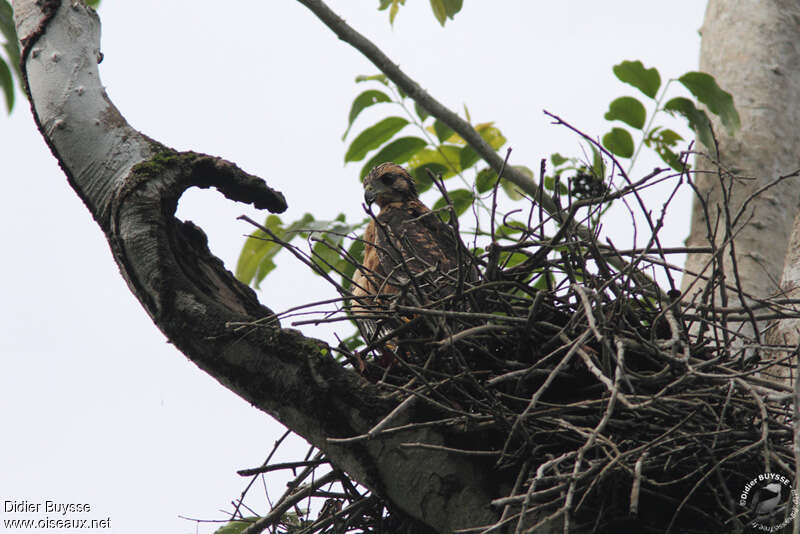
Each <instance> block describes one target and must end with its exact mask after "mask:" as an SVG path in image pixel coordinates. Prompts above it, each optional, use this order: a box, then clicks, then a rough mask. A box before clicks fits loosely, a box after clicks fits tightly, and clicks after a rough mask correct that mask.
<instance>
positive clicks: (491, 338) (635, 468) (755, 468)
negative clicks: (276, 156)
mask: <svg viewBox="0 0 800 534" xmlns="http://www.w3.org/2000/svg"><path fill="white" fill-rule="evenodd" d="M575 178H576V180H575V181H568V182H566V186H565V187H566V193H561V194H558V193H559V191H560V190H561V189H563V188H561V187H559V184H558V183H556V187H555V191H556V199H557V201H559V202H560V205H561V206H562V211H561V213H559V214H556V215H548V214H547V213H545V212H543V210H541V209H540V208H539V206H537V205H536V204H534V203H533V202H531V203H530V204H529V206H528V210H527V211H528V213H527V219H526V221H527V222H526V223H523V224H521V223H519V222H516V223H511V222H510V219H509V218H508V217H507V215H501V214H500V213H499V212H498V211H497V203H496V194H497V191H496V188H495V191H494V195H493V197H492V200H493V202H492V204H491V206H492V207H491V220H490V223H489V224H490V228H489V229H488V230H485V231H480V230H476V231H475V232H474V234H473V235H471V236H470V238H471V239H472V243H471V244H472V247H471V248H472V249H473V250H474V251H476V252H475V253H474V254H473V255H472V256H471V257H470V261H467V262H464V268H465V269H473V268H475V266H477V270H478V271H479V273H480V275H479V277H478V279H477V280H474V281H469V282H467V281H466V280H468V278H469V277H466V276H464V275H463V273H452V276H453V279H454V280H458V281H459V283H460V284H461V285H460V286H459V288H458V290H457V291H454V292H452V294H451V295H449V296H447V297H446V298H440V299H438V300H434V299H431V300H428V301H420V300H419V299H410V298H406V296H404V295H402V294H401V295H400V296H397V295H395V296H394V297H393V300H392V301H391V302H389V303H386V302H385V301H384V302H383V303H382V305H381V306H379V307H374V308H373V309H371V310H370V311H369V315H370V318H371V319H373V320H375V321H379V322H380V324H381V327H382V328H381V329H380V330H379V331H380V332H381V334H380V335H379V336H375V337H374V338H372V339H367V340H365V341H366V343H365V345H362V346H360V347H354V346H353V344H350V343H342V344H340V346H339V347H338V351H339V352H340V353H341V354H342V355H343V364H346V365H347V364H348V363H347V362H349V364H351V365H352V366H353V367H354V369H356V370H357V371H358V372H361V373H362V374H364V375H365V376H367V377H368V378H369V379H370V380H373V381H374V382H376V383H377V384H378V386H380V387H382V388H384V389H385V390H386V391H387V392H392V393H394V398H395V399H396V408H395V411H394V412H392V413H391V414H387V417H386V419H384V421H382V422H381V423H380V424H378V425H377V426H376V427H375V428H373V429H372V431H371V432H370V433H369V435H364V436H353V437H351V438H348V439H343V440H340V441H343V442H346V441H357V440H362V439H373V438H376V437H380V436H382V435H386V434H389V433H395V432H401V431H403V428H395V427H393V425H392V416H393V414H396V412H398V411H402V410H403V409H405V408H406V407H408V406H409V405H410V404H411V403H416V404H417V405H418V406H419V405H426V406H427V407H428V408H429V409H428V411H427V412H426V413H428V414H429V417H428V418H427V419H426V420H422V421H419V422H417V423H416V425H436V426H439V427H441V428H443V429H449V435H451V436H452V442H451V443H448V445H447V447H448V449H449V450H450V451H452V452H453V453H454V454H465V455H474V456H480V457H482V459H483V460H490V461H492V462H494V463H495V464H496V468H497V470H498V472H499V473H501V475H502V476H503V477H505V478H506V479H507V480H509V481H511V482H512V483H510V484H508V485H507V486H506V487H507V491H506V492H505V493H504V494H500V495H497V498H496V500H495V501H494V502H493V505H494V506H496V507H498V509H499V510H502V516H501V519H500V521H499V522H498V523H497V524H495V525H482V526H480V528H476V529H475V530H474V531H475V532H490V531H504V532H532V531H535V529H536V527H537V524H540V523H544V522H546V521H548V520H550V519H552V518H554V517H559V518H561V519H562V520H563V521H565V522H566V523H567V525H568V527H567V528H566V529H565V532H566V531H567V530H568V529H569V530H570V531H573V530H572V529H574V531H575V532H594V531H604V530H605V531H609V532H613V531H614V529H615V528H619V525H620V524H624V523H625V522H633V523H635V524H636V525H637V527H636V528H637V531H640V532H664V531H665V530H666V531H672V532H710V531H714V532H733V531H736V530H737V529H741V528H743V525H746V524H747V522H748V521H749V520H750V519H751V517H750V515H749V513H750V512H749V510H747V509H744V508H742V507H741V506H740V503H739V490H740V489H741V488H743V487H744V486H745V484H747V482H748V481H749V480H750V479H751V478H752V477H753V474H758V473H762V472H781V473H784V474H786V475H787V476H789V477H791V476H792V474H793V472H794V469H793V467H791V466H793V464H794V454H793V451H792V450H791V446H792V445H791V444H792V419H791V411H790V402H791V394H792V389H791V387H789V386H787V385H784V384H783V383H781V382H780V381H776V380H773V379H771V378H770V377H771V376H773V375H779V376H788V375H789V374H791V373H789V372H781V371H780V369H779V368H780V367H786V368H791V367H792V365H793V363H794V362H795V359H796V354H795V352H794V351H793V350H792V349H791V348H789V347H782V346H769V345H767V344H765V343H764V342H763V340H762V339H760V338H759V337H758V336H757V335H755V336H753V335H747V334H745V332H747V331H748V330H747V329H743V328H742V325H746V324H748V323H751V322H754V321H756V320H757V319H759V318H761V319H763V317H764V316H766V315H767V314H769V315H770V316H771V317H792V316H796V315H797V312H796V311H795V310H794V309H793V308H792V304H794V303H792V302H787V301H780V300H774V301H764V300H754V299H747V298H745V297H747V295H743V294H741V290H740V286H739V284H738V283H737V281H735V280H732V278H731V276H730V275H729V276H728V277H727V279H726V278H724V277H719V276H717V274H718V272H717V271H716V269H717V268H718V267H717V265H716V264H717V262H718V261H719V258H721V257H722V254H727V251H726V250H725V247H727V246H730V243H731V241H730V240H719V241H721V242H723V245H720V246H716V245H711V246H710V247H709V248H708V249H704V250H702V251H700V252H707V253H708V254H709V258H710V261H709V268H708V270H707V272H706V273H705V274H704V275H703V276H701V277H699V280H704V281H705V282H704V283H705V284H706V287H705V288H703V291H701V292H700V295H701V297H700V298H699V299H698V300H697V301H688V300H687V299H686V298H685V295H681V293H680V291H678V290H677V289H676V286H675V282H674V279H673V273H674V272H675V271H680V269H678V268H677V267H675V266H673V265H672V264H671V262H670V260H669V258H670V255H672V254H679V253H686V252H688V250H687V249H667V248H664V247H662V246H661V244H660V240H659V238H658V231H659V229H660V228H661V227H662V226H663V223H664V214H665V210H666V204H665V208H664V211H662V212H661V214H660V216H659V217H658V218H654V216H653V215H652V214H651V213H650V212H649V211H647V210H646V209H644V204H643V202H642V200H641V198H640V197H639V192H640V191H641V190H642V189H643V188H645V187H649V186H650V185H652V184H653V183H655V182H658V181H662V180H666V179H670V178H672V179H676V180H677V181H679V182H687V181H688V182H690V183H691V176H690V175H689V172H688V171H684V173H681V175H678V174H670V173H669V172H667V171H663V170H661V171H658V170H657V171H656V172H653V173H651V174H650V175H648V176H646V177H645V178H643V179H641V180H639V181H638V182H628V183H626V184H624V186H623V187H620V188H618V189H617V190H616V191H612V190H611V189H609V188H606V187H600V188H598V187H594V186H592V184H591V183H589V186H592V187H589V186H587V178H588V180H589V182H591V177H587V176H586V175H585V174H584V175H576V177H575ZM542 182H544V180H542ZM439 185H440V187H442V190H443V191H444V189H443V187H444V186H443V184H439ZM594 185H596V184H594ZM676 187H677V185H676ZM445 193H446V191H445ZM592 195H594V196H592ZM610 200H619V201H622V202H626V203H628V202H629V201H630V203H631V204H633V205H638V206H640V207H641V211H642V213H641V216H642V217H643V218H644V220H645V221H646V223H647V225H648V227H649V230H650V237H649V239H648V243H647V245H646V246H645V247H643V248H640V249H631V250H620V249H617V248H616V247H615V246H614V245H613V243H611V242H610V241H608V240H606V242H604V243H601V241H600V239H599V238H595V239H587V238H586V233H585V232H583V233H580V232H579V231H578V227H579V225H578V223H583V224H584V225H588V226H589V227H590V228H591V227H592V226H593V225H594V227H595V228H597V221H598V220H599V217H598V214H599V213H600V212H601V211H602V210H603V209H604V208H605V206H607V205H608V202H609V201H610ZM667 204H668V203H667ZM632 211H633V210H632ZM450 221H452V222H451V224H454V225H456V226H455V230H456V231H460V229H459V228H458V226H457V224H458V222H457V218H456V217H450ZM634 224H635V221H634ZM721 226H722V228H723V230H721V231H724V228H725V227H726V225H725V224H723V225H721ZM727 227H728V228H730V225H728V226H727ZM598 233H599V231H598ZM462 235H464V234H463V233H462ZM481 239H482V240H483V243H485V247H484V249H485V250H484V249H480V248H479V246H478V245H479V244H480V242H481ZM285 245H286V246H287V247H289V248H291V249H292V250H293V252H294V253H295V255H297V256H298V257H301V258H304V259H305V261H307V263H308V264H309V265H312V266H313V265H314V263H313V261H312V260H313V258H311V256H310V255H308V254H307V253H306V252H304V251H303V250H301V248H299V247H294V246H292V245H289V244H288V243H287V244H285ZM345 257H348V259H349V260H350V261H357V260H354V259H353V258H349V256H345ZM358 267H359V268H363V266H361V265H358ZM655 272H660V273H662V274H663V278H665V279H666V280H667V282H668V284H669V286H670V289H669V290H668V291H664V290H662V289H660V288H659V287H658V286H657V285H656V284H655V283H654V282H653V281H652V279H651V278H648V276H647V275H648V274H652V273H655ZM406 274H407V276H409V277H411V278H413V276H414V275H413V273H406ZM329 279H331V278H330V277H329ZM331 280H332V279H331ZM332 282H333V281H332ZM333 283H335V282H333ZM726 283H727V285H726ZM335 284H336V286H337V288H338V289H339V290H340V291H341V292H342V299H341V300H340V301H326V302H324V303H322V304H323V305H324V306H326V307H328V308H326V309H323V310H319V309H317V310H316V311H315V313H320V314H323V315H321V316H318V317H315V318H312V319H303V320H300V321H297V322H296V323H295V324H304V323H309V322H313V323H321V322H331V321H338V320H351V319H353V311H352V310H353V306H356V305H357V306H358V309H359V310H360V311H359V313H361V314H362V316H363V314H364V313H365V312H364V310H365V307H367V306H369V303H366V302H360V303H355V302H354V300H353V296H352V294H351V293H350V292H349V291H348V290H347V289H345V288H344V287H343V286H341V285H339V284H338V283H335ZM726 292H738V294H739V296H740V297H743V298H742V299H741V301H743V302H744V301H747V302H754V303H755V304H753V305H752V306H746V307H743V308H738V309H733V308H729V307H723V306H721V305H720V302H727V301H726V299H724V298H723V299H720V298H719V295H723V296H724V295H725V294H726ZM319 304H320V303H317V306H319ZM330 306H333V308H330ZM298 313H304V314H305V313H309V312H308V310H306V309H302V310H297V309H294V310H290V312H289V313H287V314H286V315H285V316H287V317H288V316H292V315H294V314H298ZM755 330H756V332H758V329H755ZM749 331H752V329H751V330H749ZM387 351H391V354H392V361H391V362H390V363H388V364H387V362H386V360H385V358H383V357H382V356H385V353H386V352H387ZM408 445H409V446H419V447H424V446H425V445H424V444H413V443H410V444H408ZM313 462H319V463H311V464H308V465H307V466H306V467H305V468H304V469H305V471H303V473H301V474H300V476H299V477H298V479H297V480H296V481H295V483H293V485H292V486H290V490H292V488H295V489H294V490H292V491H295V492H296V491H297V490H296V488H297V487H299V486H298V485H299V484H300V483H301V482H303V481H304V480H305V479H306V478H307V477H308V476H309V473H311V472H312V471H313V470H314V469H315V468H316V469H317V470H319V469H320V467H321V466H325V465H326V464H324V462H323V460H322V459H320V458H316V457H315V459H314V460H313ZM304 465H305V464H304ZM266 467H267V468H268V467H269V466H266ZM294 467H297V466H294ZM325 470H326V471H327V474H325V475H322V476H318V478H317V479H316V482H311V483H310V484H309V485H307V486H305V488H307V489H306V490H304V493H302V495H301V496H300V497H301V498H310V496H316V497H317V498H319V499H324V500H331V499H333V501H335V506H334V507H333V508H331V507H327V508H325V509H324V510H323V511H322V513H319V517H317V519H315V520H312V519H310V515H309V516H307V518H306V520H305V522H303V523H299V524H296V525H294V526H286V525H284V526H283V527H282V528H283V529H284V531H286V532H288V531H291V532H302V533H309V534H310V533H314V532H397V531H399V529H400V527H399V526H398V525H400V524H403V525H409V524H410V523H409V522H408V520H405V519H404V518H401V516H399V515H397V514H396V513H395V514H394V515H393V514H392V511H391V510H389V509H387V508H386V506H385V504H384V503H383V502H382V501H381V499H380V497H379V496H375V495H369V493H368V492H366V491H365V490H363V488H357V487H356V485H354V484H353V483H352V482H350V481H349V479H347V477H346V476H344V475H343V474H342V473H341V472H339V471H337V470H336V469H335V468H333V467H332V466H325ZM323 482H324V484H323ZM326 484H327V485H330V484H335V485H336V487H338V488H340V490H338V493H336V492H333V493H332V490H330V489H327V490H324V491H323V490H322V488H323V487H324V486H325V485H326ZM289 495H292V493H291V491H290V492H289ZM294 495H295V496H298V494H297V493H295V494H294ZM287 499H288V500H287ZM296 502H298V499H295V500H293V498H289V497H285V498H284V499H282V500H281V501H279V502H278V504H276V505H275V507H274V508H273V512H271V513H270V514H269V515H268V516H267V518H265V519H262V520H260V521H259V523H260V524H269V525H272V526H275V525H277V524H278V521H279V520H280V518H281V517H282V516H283V515H284V513H285V511H286V510H287V509H288V508H286V506H287V505H293V503H296ZM281 503H283V505H282V504H281ZM317 508H319V507H317ZM312 515H313V514H312ZM392 517H395V521H396V523H395V525H394V527H392V528H388V527H387V525H388V524H389V523H387V522H390V521H392ZM409 528H410V527H409ZM256 531H258V530H255V529H253V530H248V532H256ZM411 531H419V530H414V529H413V528H411Z"/></svg>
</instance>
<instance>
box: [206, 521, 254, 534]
mask: <svg viewBox="0 0 800 534" xmlns="http://www.w3.org/2000/svg"><path fill="white" fill-rule="evenodd" d="M244 519H245V520H244V521H230V522H229V523H226V524H225V525H223V526H221V527H220V528H218V529H217V530H215V531H214V534H241V532H242V531H243V530H244V529H246V528H247V527H249V526H250V525H252V524H253V523H255V522H256V521H258V519H259V518H258V517H245V518H244Z"/></svg>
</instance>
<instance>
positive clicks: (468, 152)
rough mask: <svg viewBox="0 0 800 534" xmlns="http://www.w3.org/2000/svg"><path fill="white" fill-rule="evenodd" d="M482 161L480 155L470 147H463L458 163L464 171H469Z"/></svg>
mask: <svg viewBox="0 0 800 534" xmlns="http://www.w3.org/2000/svg"><path fill="white" fill-rule="evenodd" d="M480 159H481V157H480V156H479V155H478V153H477V152H475V150H474V149H473V148H472V147H471V146H469V145H467V146H464V147H461V151H460V152H459V154H458V163H459V165H460V166H461V168H462V169H469V168H470V167H472V166H473V165H475V164H476V163H478V160H480Z"/></svg>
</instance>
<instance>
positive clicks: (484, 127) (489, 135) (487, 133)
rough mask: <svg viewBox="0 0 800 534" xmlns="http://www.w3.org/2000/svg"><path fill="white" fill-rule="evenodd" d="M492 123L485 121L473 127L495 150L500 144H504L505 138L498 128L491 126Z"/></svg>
mask: <svg viewBox="0 0 800 534" xmlns="http://www.w3.org/2000/svg"><path fill="white" fill-rule="evenodd" d="M492 124H493V123H491V122H485V123H483V124H477V125H476V126H475V129H476V130H477V131H478V133H479V134H481V137H483V139H484V141H486V142H487V143H489V146H490V147H492V148H493V149H495V150H498V149H499V148H500V147H501V146H503V145H504V144H506V138H505V136H503V134H502V133H500V130H498V129H497V128H495V127H494V126H492Z"/></svg>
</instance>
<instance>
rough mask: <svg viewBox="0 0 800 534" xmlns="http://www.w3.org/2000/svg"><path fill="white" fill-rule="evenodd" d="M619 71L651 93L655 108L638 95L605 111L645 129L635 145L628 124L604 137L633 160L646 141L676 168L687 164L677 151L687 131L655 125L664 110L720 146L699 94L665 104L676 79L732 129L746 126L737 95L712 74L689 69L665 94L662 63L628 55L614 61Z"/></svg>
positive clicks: (628, 81)
mask: <svg viewBox="0 0 800 534" xmlns="http://www.w3.org/2000/svg"><path fill="white" fill-rule="evenodd" d="M613 71H614V75H615V76H616V77H617V79H619V80H620V81H621V82H624V83H626V84H628V85H631V86H633V87H635V88H636V89H638V90H639V91H640V92H641V93H642V94H643V95H644V96H646V97H647V98H648V99H649V100H648V101H647V102H648V104H649V105H650V106H652V108H653V110H652V111H651V114H650V117H649V118H648V114H647V110H646V107H645V105H644V104H643V103H642V102H641V101H640V100H639V99H638V98H636V97H633V96H621V97H619V98H617V99H615V100H614V101H612V102H611V104H610V105H609V108H608V111H607V112H606V114H605V118H606V120H609V121H619V122H622V123H624V124H626V125H628V126H630V127H631V128H633V129H634V130H639V131H640V132H641V133H640V136H641V137H640V141H639V147H638V148H637V147H636V146H635V143H634V139H633V135H631V133H630V131H629V130H628V129H627V128H624V127H619V126H615V127H613V128H612V129H611V131H609V132H608V133H606V134H605V135H604V136H603V138H602V143H603V146H604V147H605V148H606V149H608V150H609V151H610V152H611V153H613V154H614V155H615V156H617V157H619V158H623V159H629V160H631V165H633V162H634V161H635V159H636V155H637V154H638V152H639V149H640V148H641V146H642V144H644V146H646V147H648V148H650V149H652V150H653V151H654V152H655V153H656V154H657V155H658V156H659V157H660V158H661V160H662V161H664V163H666V164H667V165H669V166H670V167H671V168H672V169H674V170H680V168H681V166H682V165H683V163H682V162H681V160H680V157H679V156H678V153H677V152H676V147H677V145H678V142H679V141H683V137H682V136H681V135H680V134H679V133H677V132H675V131H674V130H671V129H669V128H666V127H664V126H658V125H654V119H655V117H656V116H657V115H658V114H659V113H661V112H666V113H668V114H670V115H673V116H677V117H680V118H682V119H684V120H685V121H686V122H687V124H688V125H689V127H690V128H691V129H692V130H693V131H694V133H695V135H696V136H697V138H698V140H700V142H701V143H703V145H704V146H705V147H706V148H707V149H709V150H711V151H712V152H713V151H714V150H716V149H715V148H714V132H713V128H712V126H711V121H710V119H709V117H708V114H707V113H706V111H705V110H704V109H702V108H700V107H698V106H697V105H696V104H695V102H694V101H693V100H691V99H689V98H686V97H682V96H679V97H674V98H671V99H670V100H668V101H667V102H665V103H663V104H662V102H663V100H664V99H665V97H666V94H667V89H668V87H669V86H670V84H671V83H672V82H673V81H677V82H678V83H679V84H681V85H683V87H684V88H685V89H688V90H689V92H690V93H691V94H692V96H694V97H695V98H696V99H697V100H698V101H699V102H700V103H701V104H703V105H704V106H705V107H706V108H707V109H708V111H710V112H711V113H713V114H714V115H716V116H718V117H719V118H720V120H721V122H722V125H723V126H724V127H725V128H726V129H727V131H728V132H729V133H730V134H731V135H733V133H734V132H736V130H737V129H738V128H739V126H740V121H739V114H738V113H737V111H736V108H735V107H734V104H733V97H732V96H731V94H730V93H728V92H726V91H724V90H723V89H722V88H720V87H719V85H717V82H716V80H715V79H714V77H713V76H711V75H710V74H706V73H703V72H694V71H692V72H687V73H685V74H683V75H682V76H680V77H679V78H677V79H676V80H670V81H669V82H668V83H667V84H666V85H665V86H664V88H663V90H662V92H661V95H659V90H660V89H661V75H660V74H659V72H658V70H657V69H655V68H645V67H644V65H643V64H642V62H641V61H638V60H637V61H623V62H621V63H619V64H618V65H614V68H613Z"/></svg>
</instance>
